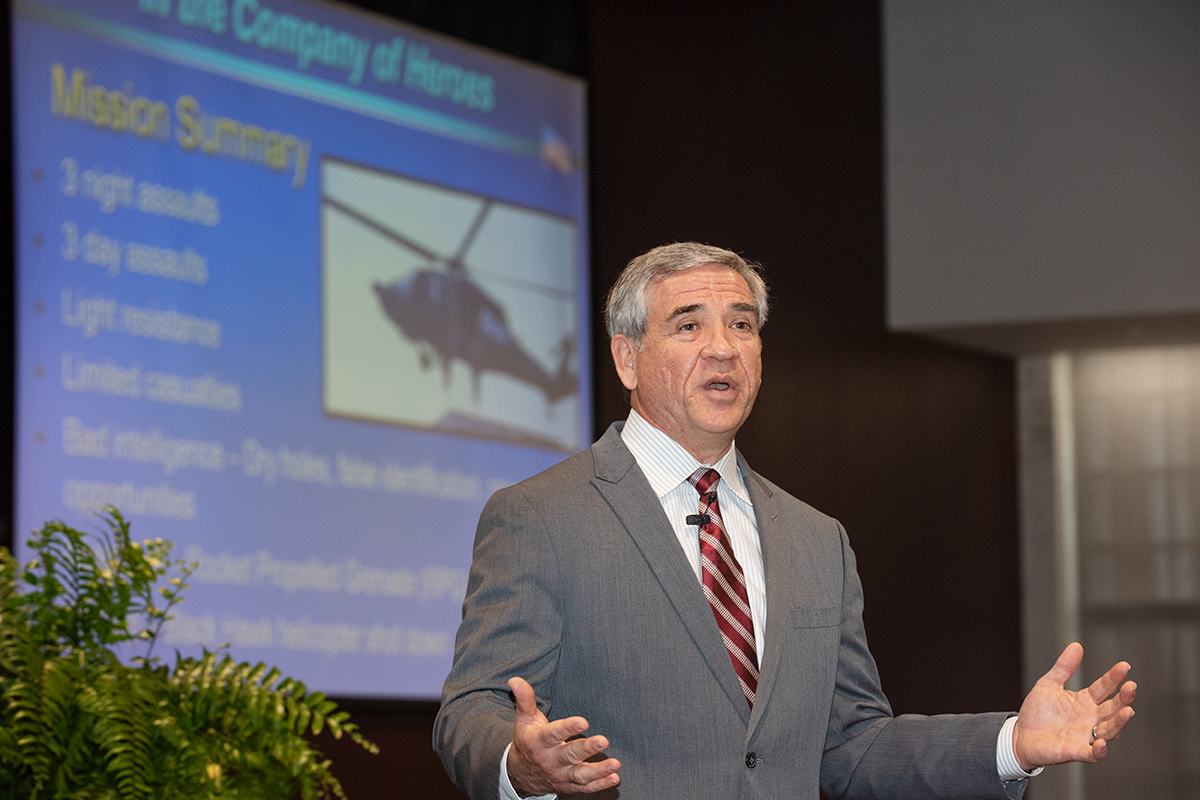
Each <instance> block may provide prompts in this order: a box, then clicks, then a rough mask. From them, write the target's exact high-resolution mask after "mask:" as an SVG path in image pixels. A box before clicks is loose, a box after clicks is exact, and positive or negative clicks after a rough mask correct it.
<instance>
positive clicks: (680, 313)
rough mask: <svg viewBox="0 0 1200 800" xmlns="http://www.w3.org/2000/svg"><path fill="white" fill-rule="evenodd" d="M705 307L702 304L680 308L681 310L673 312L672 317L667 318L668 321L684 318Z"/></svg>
mask: <svg viewBox="0 0 1200 800" xmlns="http://www.w3.org/2000/svg"><path fill="white" fill-rule="evenodd" d="M703 307H704V306H703V305H701V304H700V303H692V304H691V305H687V306H680V307H679V308H677V309H675V310H674V311H672V312H671V313H670V315H668V316H667V320H668V321H670V320H673V319H675V318H676V317H682V316H683V315H684V314H691V313H692V312H693V311H699V310H700V309H701V308H703Z"/></svg>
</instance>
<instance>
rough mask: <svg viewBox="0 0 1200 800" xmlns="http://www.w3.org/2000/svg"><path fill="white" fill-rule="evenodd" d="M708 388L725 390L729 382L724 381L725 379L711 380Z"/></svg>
mask: <svg viewBox="0 0 1200 800" xmlns="http://www.w3.org/2000/svg"><path fill="white" fill-rule="evenodd" d="M708 388H710V389H720V390H725V389H728V388H729V384H728V383H724V382H723V381H710V382H709V384H708Z"/></svg>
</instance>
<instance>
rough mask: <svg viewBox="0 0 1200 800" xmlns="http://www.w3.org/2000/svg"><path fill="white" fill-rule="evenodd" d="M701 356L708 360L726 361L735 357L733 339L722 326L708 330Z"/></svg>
mask: <svg viewBox="0 0 1200 800" xmlns="http://www.w3.org/2000/svg"><path fill="white" fill-rule="evenodd" d="M702 355H704V356H706V357H708V358H720V359H727V358H733V357H735V356H736V355H737V347H736V346H734V343H733V337H732V335H731V334H730V332H729V329H728V328H726V327H725V326H724V325H714V326H713V327H711V328H709V335H708V339H707V341H705V343H704V350H703V351H702Z"/></svg>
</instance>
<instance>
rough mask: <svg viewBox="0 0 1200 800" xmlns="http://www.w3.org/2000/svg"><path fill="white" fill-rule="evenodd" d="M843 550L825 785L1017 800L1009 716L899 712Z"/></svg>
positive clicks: (859, 794)
mask: <svg viewBox="0 0 1200 800" xmlns="http://www.w3.org/2000/svg"><path fill="white" fill-rule="evenodd" d="M838 527H839V531H840V533H841V538H842V553H843V565H844V566H843V576H844V580H843V589H842V622H841V643H840V647H839V652H838V667H837V678H836V683H835V689H834V696H833V703H832V708H831V711H830V715H829V727H828V729H827V732H826V738H825V754H824V757H823V759H822V762H821V788H822V790H823V791H824V792H825V794H826V795H828V796H829V797H831V798H854V799H855V800H857V799H858V798H889V797H890V798H897V797H928V798H947V800H949V798H958V799H959V800H972V799H974V798H981V799H982V798H996V800H1016V798H1019V797H1021V795H1022V794H1023V793H1024V790H1025V783H1026V782H1025V781H1012V782H1009V783H1008V784H1005V783H1003V782H1001V780H1000V776H999V773H998V772H997V770H996V739H997V737H998V736H999V734H1000V729H1001V727H1002V726H1003V724H1004V720H1005V719H1006V718H1007V717H1009V716H1011V714H1007V713H995V714H944V715H938V716H929V717H927V716H920V715H916V714H904V715H901V716H898V717H894V716H892V710H891V706H890V705H889V703H888V700H887V698H886V697H885V696H884V694H883V690H882V689H881V688H880V681H879V673H878V670H877V668H876V666H875V659H874V658H873V657H872V656H871V653H870V651H869V650H868V649H867V639H866V631H865V629H864V627H863V621H862V609H863V595H862V584H861V582H860V581H859V578H858V570H857V567H856V563H855V558H854V552H853V550H851V549H850V543H849V540H848V538H847V537H846V533H845V531H844V530H842V529H841V526H840V525H839V526H838Z"/></svg>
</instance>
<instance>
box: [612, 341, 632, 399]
mask: <svg viewBox="0 0 1200 800" xmlns="http://www.w3.org/2000/svg"><path fill="white" fill-rule="evenodd" d="M609 347H610V348H611V349H612V358H613V364H614V365H615V366H616V368H617V377H618V378H620V379H621V383H622V384H624V385H625V388H626V389H628V390H629V391H631V392H632V391H633V390H634V389H636V388H637V373H636V371H635V370H634V362H635V360H636V358H637V348H636V347H634V345H633V342H631V341H630V340H629V337H628V336H625V335H623V334H620V333H618V334H617V335H616V336H614V337H612V341H610V342H609Z"/></svg>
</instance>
